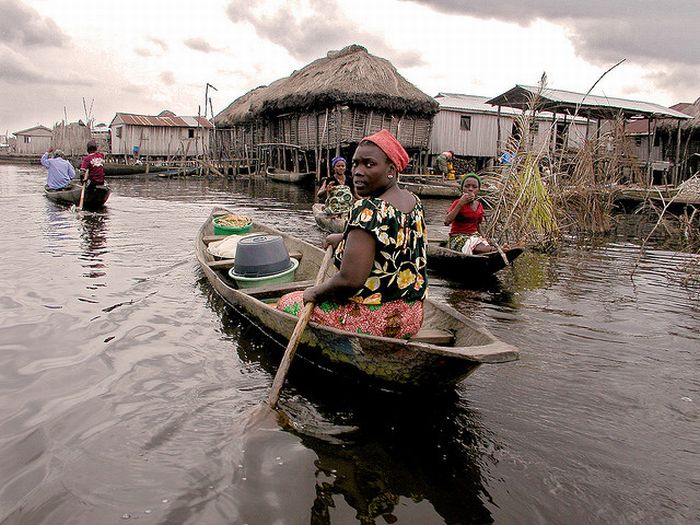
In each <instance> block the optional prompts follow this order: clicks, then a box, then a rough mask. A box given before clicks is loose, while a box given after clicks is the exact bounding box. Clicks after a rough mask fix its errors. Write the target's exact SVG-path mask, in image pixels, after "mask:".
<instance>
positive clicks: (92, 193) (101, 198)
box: [44, 184, 112, 210]
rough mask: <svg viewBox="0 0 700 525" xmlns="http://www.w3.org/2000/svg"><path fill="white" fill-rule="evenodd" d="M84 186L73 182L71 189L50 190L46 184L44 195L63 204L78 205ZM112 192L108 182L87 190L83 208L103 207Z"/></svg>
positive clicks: (94, 208)
mask: <svg viewBox="0 0 700 525" xmlns="http://www.w3.org/2000/svg"><path fill="white" fill-rule="evenodd" d="M81 189H82V186H81V185H80V184H72V185H71V187H70V188H69V189H64V190H50V189H48V188H47V187H46V186H44V195H46V198H47V199H49V200H51V201H54V202H58V203H62V204H75V205H76V206H77V205H78V204H80V191H81ZM111 194H112V190H110V189H109V186H107V185H106V184H104V185H102V186H93V187H92V189H91V190H89V191H88V190H85V198H84V200H83V208H85V209H86V210H96V209H99V208H101V207H102V206H104V205H105V202H107V199H109V196H110V195H111Z"/></svg>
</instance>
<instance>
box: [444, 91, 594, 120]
mask: <svg viewBox="0 0 700 525" xmlns="http://www.w3.org/2000/svg"><path fill="white" fill-rule="evenodd" d="M435 100H437V102H438V104H440V110H443V109H444V110H447V111H461V112H467V113H482V114H489V115H497V114H498V107H497V106H493V105H491V104H488V103H487V101H488V100H489V97H482V96H479V95H463V94H460V93H438V95H437V96H436V97H435ZM521 113H522V110H521V109H518V108H511V107H508V106H501V115H512V116H514V115H520V114H521ZM537 116H538V118H541V119H545V120H546V119H550V118H552V113H551V112H550V111H540V112H538V114H537ZM562 118H563V115H562ZM568 118H569V119H570V118H571V117H568ZM576 121H577V122H578V121H582V122H585V121H586V119H585V118H583V117H580V116H579V117H576Z"/></svg>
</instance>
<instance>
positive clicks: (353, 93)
mask: <svg viewBox="0 0 700 525" xmlns="http://www.w3.org/2000/svg"><path fill="white" fill-rule="evenodd" d="M337 104H340V105H352V106H361V107H364V108H367V109H373V110H376V111H389V112H392V113H411V114H418V115H424V116H427V117H429V116H430V115H434V114H435V113H437V111H438V109H439V107H438V103H437V102H436V101H435V99H433V98H432V97H430V96H428V95H426V94H425V93H423V92H422V91H421V90H419V89H418V88H417V87H416V86H414V85H413V84H411V83H410V82H409V81H408V80H406V79H405V78H404V77H402V76H401V75H400V74H399V73H398V71H396V68H395V67H394V66H393V65H392V64H391V62H389V61H388V60H386V59H384V58H380V57H376V56H374V55H370V54H369V53H368V52H367V50H366V49H365V48H364V47H362V46H358V45H351V46H348V47H346V48H344V49H341V50H340V51H330V52H329V53H328V55H327V56H325V57H323V58H319V59H318V60H315V61H313V62H311V63H310V64H309V65H308V66H306V67H304V68H303V69H300V70H299V71H295V72H294V73H292V75H291V76H289V77H288V78H287V79H286V81H285V82H280V83H278V84H276V85H271V86H270V87H269V88H268V89H267V90H266V92H265V97H264V100H263V101H262V105H261V108H260V111H261V113H264V114H265V113H267V114H275V113H282V112H285V111H298V110H311V109H315V108H326V107H333V106H335V105H337Z"/></svg>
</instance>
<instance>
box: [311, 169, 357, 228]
mask: <svg viewBox="0 0 700 525" xmlns="http://www.w3.org/2000/svg"><path fill="white" fill-rule="evenodd" d="M331 166H332V168H333V174H332V175H331V176H330V177H328V178H326V179H323V183H321V187H320V188H319V190H318V193H317V194H316V195H317V197H318V198H319V199H321V198H323V197H325V198H326V204H325V206H324V208H323V211H325V212H326V213H327V214H328V215H339V214H346V213H347V212H349V211H350V208H352V204H353V202H354V201H355V195H354V194H353V190H352V188H351V186H350V184H348V181H347V177H346V176H345V169H346V166H347V162H346V161H345V159H344V158H343V157H335V158H334V159H333V160H332V161H331Z"/></svg>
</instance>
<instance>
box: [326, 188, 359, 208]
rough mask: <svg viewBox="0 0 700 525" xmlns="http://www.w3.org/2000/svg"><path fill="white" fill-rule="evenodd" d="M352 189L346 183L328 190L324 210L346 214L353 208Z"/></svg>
mask: <svg viewBox="0 0 700 525" xmlns="http://www.w3.org/2000/svg"><path fill="white" fill-rule="evenodd" d="M352 202H353V197H352V190H351V189H350V187H349V186H346V185H345V184H336V185H334V186H333V187H332V188H331V189H330V190H328V197H327V198H326V206H325V208H324V211H325V212H326V213H327V214H329V215H335V214H344V213H347V212H349V211H350V208H352Z"/></svg>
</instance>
